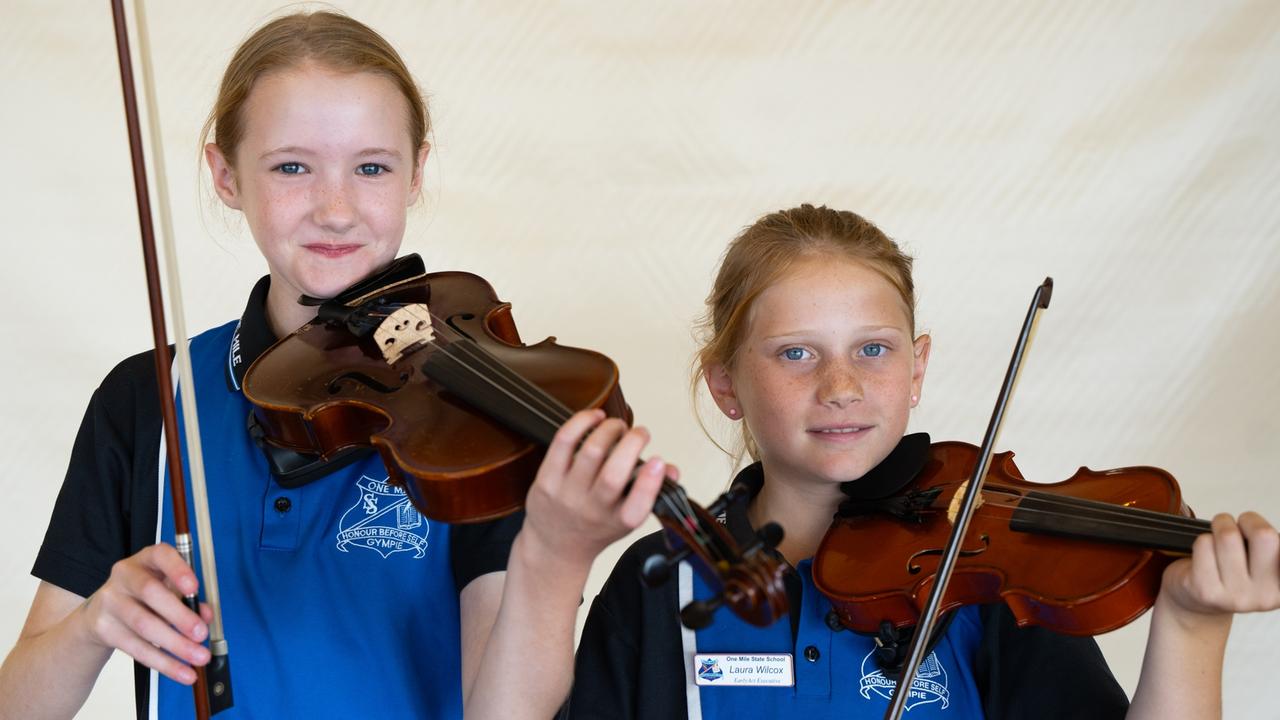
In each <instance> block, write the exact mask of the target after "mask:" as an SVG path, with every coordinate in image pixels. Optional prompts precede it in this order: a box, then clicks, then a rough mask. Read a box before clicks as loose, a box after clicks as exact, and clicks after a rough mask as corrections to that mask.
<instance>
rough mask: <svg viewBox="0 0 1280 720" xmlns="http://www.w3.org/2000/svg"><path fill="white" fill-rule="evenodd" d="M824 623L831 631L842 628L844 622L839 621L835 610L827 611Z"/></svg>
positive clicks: (837, 630)
mask: <svg viewBox="0 0 1280 720" xmlns="http://www.w3.org/2000/svg"><path fill="white" fill-rule="evenodd" d="M826 623H827V629H829V630H830V631H831V632H840V631H841V630H844V623H842V622H840V616H839V615H837V614H836V611H835V610H832V611H831V612H829V613H827V617H826Z"/></svg>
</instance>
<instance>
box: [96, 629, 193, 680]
mask: <svg viewBox="0 0 1280 720" xmlns="http://www.w3.org/2000/svg"><path fill="white" fill-rule="evenodd" d="M116 647H118V648H120V649H121V650H122V651H124V652H125V653H126V654H127V655H129V656H130V657H132V658H133V659H134V660H137V661H138V662H140V663H142V664H143V665H146V666H147V667H149V668H152V669H154V670H156V671H157V672H159V673H160V674H161V675H164V676H165V677H167V678H169V679H170V680H173V681H174V682H180V683H182V684H183V685H191V684H193V683H194V682H195V681H196V671H195V670H194V669H193V668H192V667H191V666H190V665H188V664H186V663H184V662H182V661H181V660H178V659H177V658H175V657H174V656H172V655H170V654H169V653H167V652H165V651H163V650H161V649H160V648H157V647H156V646H154V645H152V644H151V643H148V642H147V641H145V640H143V639H142V638H140V637H138V636H136V635H130V636H128V637H126V638H124V639H123V640H122V641H121V642H119V643H117V644H116Z"/></svg>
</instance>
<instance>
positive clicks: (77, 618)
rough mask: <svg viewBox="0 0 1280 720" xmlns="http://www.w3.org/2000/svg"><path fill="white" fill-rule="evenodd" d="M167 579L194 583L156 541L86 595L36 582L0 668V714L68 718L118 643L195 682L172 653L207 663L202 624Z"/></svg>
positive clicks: (149, 662) (172, 553) (183, 565)
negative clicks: (19, 628)
mask: <svg viewBox="0 0 1280 720" xmlns="http://www.w3.org/2000/svg"><path fill="white" fill-rule="evenodd" d="M166 578H171V580H170V582H172V583H173V584H174V585H176V586H178V587H185V588H191V587H193V586H194V585H195V582H196V578H195V574H194V573H193V572H192V571H191V569H190V568H188V567H187V566H186V563H185V562H183V560H182V558H181V557H180V556H179V555H178V552H177V551H176V550H174V549H173V548H172V547H170V546H168V545H156V546H152V547H149V548H146V549H144V550H142V551H141V552H139V553H138V554H136V555H134V556H133V557H130V558H128V559H126V560H122V561H120V562H119V563H116V565H115V567H113V568H112V571H111V578H110V579H109V580H108V581H107V583H106V584H105V585H103V586H102V587H101V588H100V589H99V590H98V591H97V592H95V593H93V594H92V595H90V596H89V598H88V599H85V598H82V597H80V596H79V595H76V594H75V593H73V592H70V591H69V590H64V589H62V588H60V587H58V586H56V585H52V584H50V583H47V582H42V583H40V587H39V588H38V589H37V590H36V596H35V599H34V600H32V602H31V610H30V612H29V613H28V614H27V622H26V624H25V625H24V626H23V628H22V632H21V633H20V634H19V636H18V642H17V643H16V644H15V645H14V646H13V649H12V650H11V651H10V652H9V655H8V657H6V658H5V661H4V665H3V666H2V667H0V718H4V719H7V718H24V720H25V719H26V718H70V717H72V716H74V715H75V713H76V711H77V710H79V709H80V706H81V705H83V704H84V701H85V700H86V699H87V698H88V697H89V691H90V690H92V689H93V684H94V682H95V681H96V680H97V678H98V673H100V672H101V671H102V666H103V665H105V664H106V662H107V659H108V658H109V657H111V652H112V650H113V649H115V648H117V647H118V648H120V649H122V650H124V651H125V652H127V653H129V654H130V655H132V656H133V657H134V659H136V660H138V661H139V662H141V663H143V664H144V665H147V666H149V667H153V668H156V669H157V670H159V671H160V672H162V673H164V674H165V675H166V676H168V677H170V678H173V679H174V680H177V681H178V682H183V683H186V684H191V683H192V682H195V671H194V670H192V669H191V667H190V666H189V665H188V664H186V662H183V661H182V660H180V659H179V658H185V659H186V660H187V661H188V662H191V663H194V664H197V665H203V664H204V663H206V662H208V661H209V651H208V649H206V648H205V647H204V646H203V645H201V644H200V640H203V639H204V637H205V635H207V630H206V629H205V624H204V622H202V621H201V619H200V618H198V617H196V616H195V614H194V613H192V612H191V611H190V610H188V609H187V608H186V606H185V605H183V604H182V601H181V600H179V599H178V598H177V596H175V595H174V593H173V591H172V590H170V589H169V587H168V586H167V585H166ZM175 628H183V631H182V632H179V631H178V630H176V629H175ZM171 653H172V654H171ZM53 688H56V689H57V691H56V692H50V690H51V689H53Z"/></svg>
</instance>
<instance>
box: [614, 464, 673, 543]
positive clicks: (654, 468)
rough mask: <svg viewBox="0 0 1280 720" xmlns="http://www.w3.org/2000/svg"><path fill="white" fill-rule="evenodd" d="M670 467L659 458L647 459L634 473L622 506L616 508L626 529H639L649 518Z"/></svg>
mask: <svg viewBox="0 0 1280 720" xmlns="http://www.w3.org/2000/svg"><path fill="white" fill-rule="evenodd" d="M670 467H671V466H670V465H667V464H666V463H664V462H662V459H661V458H656V457H655V458H649V460H648V461H647V462H646V463H645V464H644V465H643V466H642V467H641V468H640V470H639V471H638V472H637V473H636V479H635V482H633V483H631V490H630V491H629V492H628V493H627V497H626V499H624V500H623V501H622V506H621V507H620V508H618V518H619V519H620V520H622V522H623V524H624V525H626V526H627V527H628V528H630V529H632V530H634V529H635V528H637V527H639V526H640V523H642V522H644V521H645V519H646V518H647V517H649V513H651V512H653V506H654V504H656V503H657V500H658V491H659V490H660V489H662V479H663V477H664V476H669V473H668V471H669V469H670Z"/></svg>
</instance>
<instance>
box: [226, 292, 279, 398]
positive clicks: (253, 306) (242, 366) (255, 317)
mask: <svg viewBox="0 0 1280 720" xmlns="http://www.w3.org/2000/svg"><path fill="white" fill-rule="evenodd" d="M270 289H271V276H270V275H263V276H262V279H260V280H258V282H257V284H256V285H254V286H253V291H252V292H250V293H249V302H248V303H246V304H245V307H244V314H243V315H241V316H240V322H239V323H238V324H237V325H236V331H235V332H234V333H233V334H232V335H231V346H230V347H229V348H227V372H226V375H225V377H226V380H227V389H228V390H230V391H232V392H240V388H241V387H242V386H243V384H244V374H245V373H246V372H247V371H248V370H249V366H250V365H252V364H253V361H254V360H257V359H258V356H260V355H262V353H264V352H266V351H267V348H269V347H271V346H272V345H274V344H275V343H276V340H277V338H276V334H275V333H274V332H272V331H271V325H270V323H268V322H267V291H268V290H270Z"/></svg>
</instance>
